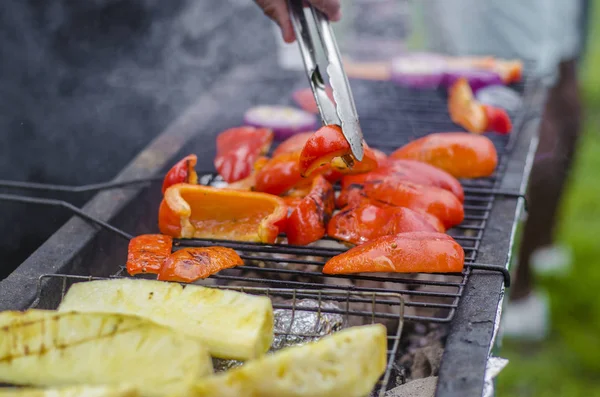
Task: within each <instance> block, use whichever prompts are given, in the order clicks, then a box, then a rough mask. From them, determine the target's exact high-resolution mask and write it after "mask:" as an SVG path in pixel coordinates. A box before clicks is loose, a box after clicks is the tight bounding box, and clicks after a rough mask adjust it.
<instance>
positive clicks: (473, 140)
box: [390, 132, 498, 178]
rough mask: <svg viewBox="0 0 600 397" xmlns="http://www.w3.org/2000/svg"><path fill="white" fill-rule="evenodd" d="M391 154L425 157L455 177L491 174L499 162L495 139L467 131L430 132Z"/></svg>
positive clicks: (405, 157) (416, 157)
mask: <svg viewBox="0 0 600 397" xmlns="http://www.w3.org/2000/svg"><path fill="white" fill-rule="evenodd" d="M390 157H391V158H394V159H408V160H417V161H422V162H424V163H428V164H431V165H433V166H434V167H437V168H439V169H442V170H444V171H446V172H447V173H449V174H450V175H452V176H454V177H455V178H480V177H487V176H490V175H491V174H492V173H493V172H494V170H495V169H496V166H497V165H498V153H497V152H496V148H495V147H494V144H493V143H492V141H491V140H490V139H489V138H487V137H485V136H482V135H474V134H469V133H466V132H450V133H436V134H429V135H427V136H424V137H422V138H419V139H417V140H415V141H412V142H410V143H408V144H406V145H404V146H403V147H401V148H400V149H398V150H396V151H395V152H394V153H392V154H391V155H390Z"/></svg>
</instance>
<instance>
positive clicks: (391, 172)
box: [341, 159, 465, 203]
mask: <svg viewBox="0 0 600 397" xmlns="http://www.w3.org/2000/svg"><path fill="white" fill-rule="evenodd" d="M380 164H381V165H380V166H379V167H378V168H377V169H375V170H373V171H371V172H367V173H364V174H358V175H347V176H344V177H343V178H342V182H341V185H342V189H346V188H347V187H348V186H350V185H364V184H365V183H369V182H374V181H377V180H381V179H383V178H385V177H394V178H397V179H398V180H404V181H408V182H413V183H417V184H420V185H427V186H435V187H439V188H442V189H445V190H448V191H449V192H452V193H453V194H454V195H455V196H456V198H458V200H459V201H460V202H461V203H462V202H463V201H464V199H465V193H464V191H463V188H462V185H461V184H460V182H459V181H458V180H457V179H456V178H455V177H453V176H452V175H450V174H449V173H447V172H446V171H443V170H441V169H439V168H437V167H434V166H432V165H429V164H427V163H423V162H420V161H414V160H402V159H388V160H386V161H384V162H381V163H380Z"/></svg>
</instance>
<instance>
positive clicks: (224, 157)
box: [215, 127, 273, 183]
mask: <svg viewBox="0 0 600 397" xmlns="http://www.w3.org/2000/svg"><path fill="white" fill-rule="evenodd" d="M271 142H273V131H271V130H270V129H267V128H254V127H237V128H231V129H228V130H226V131H223V132H222V133H220V134H219V135H218V136H217V155H216V157H215V167H216V169H217V171H218V173H219V175H221V177H223V179H224V180H225V181H226V182H228V183H232V182H236V181H239V180H240V179H244V178H246V177H248V176H250V174H251V173H252V169H253V166H254V163H255V162H256V160H257V159H258V158H259V157H260V156H261V155H263V154H265V153H267V152H268V151H269V148H270V147H271Z"/></svg>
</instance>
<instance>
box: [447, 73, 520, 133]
mask: <svg viewBox="0 0 600 397" xmlns="http://www.w3.org/2000/svg"><path fill="white" fill-rule="evenodd" d="M448 112H449V113H450V118H451V119H452V121H453V122H454V123H456V124H458V125H460V126H462V127H464V128H465V129H466V130H467V131H469V132H475V133H478V134H481V133H483V132H485V131H494V132H498V133H500V134H508V133H509V132H510V131H511V129H512V124H511V121H510V118H509V117H508V114H507V113H506V112H505V111H504V109H500V108H496V107H493V106H487V105H483V104H482V103H480V102H479V101H477V100H476V99H475V97H474V96H473V91H472V90H471V86H470V85H469V83H468V81H467V79H465V78H461V79H458V80H457V81H456V83H454V84H453V85H452V87H450V89H449V91H448Z"/></svg>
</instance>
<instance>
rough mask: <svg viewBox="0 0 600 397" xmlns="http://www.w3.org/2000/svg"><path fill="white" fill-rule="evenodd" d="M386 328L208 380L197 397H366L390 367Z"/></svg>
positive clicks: (287, 352)
mask: <svg viewBox="0 0 600 397" xmlns="http://www.w3.org/2000/svg"><path fill="white" fill-rule="evenodd" d="M386 351H387V337H386V328H385V327H384V326H383V325H381V324H374V325H366V326H362V327H353V328H348V329H346V330H343V331H340V332H337V333H335V334H333V335H330V336H327V337H325V338H323V339H321V340H319V341H317V342H313V343H309V344H306V345H303V346H295V347H290V348H287V349H283V350H281V351H279V352H277V353H274V354H270V355H267V356H266V357H263V358H260V359H258V360H255V361H251V362H249V363H246V364H244V365H243V366H242V367H239V368H236V369H233V370H231V371H227V372H224V373H221V374H216V375H213V376H211V377H206V378H204V379H202V380H201V381H200V382H198V383H197V384H196V386H195V390H194V392H193V394H192V393H190V395H193V396H197V397H213V396H214V397H255V396H261V397H338V396H345V397H363V396H366V395H368V394H369V393H370V392H371V390H372V389H373V387H374V386H375V384H376V383H377V380H378V379H379V377H380V376H381V375H382V374H383V372H384V371H385V367H386V361H387V360H386Z"/></svg>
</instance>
